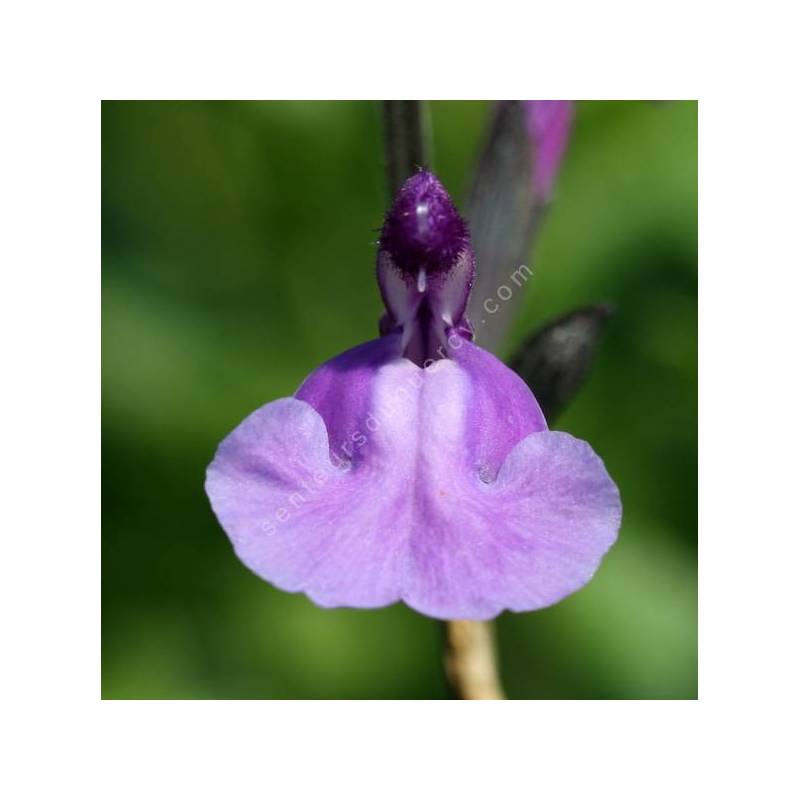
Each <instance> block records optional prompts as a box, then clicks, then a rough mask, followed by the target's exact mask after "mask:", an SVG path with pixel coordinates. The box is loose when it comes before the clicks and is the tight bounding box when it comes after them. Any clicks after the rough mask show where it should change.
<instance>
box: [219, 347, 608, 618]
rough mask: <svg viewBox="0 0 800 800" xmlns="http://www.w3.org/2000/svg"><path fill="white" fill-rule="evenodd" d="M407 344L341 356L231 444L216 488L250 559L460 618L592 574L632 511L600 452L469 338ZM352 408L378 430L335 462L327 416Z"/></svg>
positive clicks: (530, 605) (330, 595)
mask: <svg viewBox="0 0 800 800" xmlns="http://www.w3.org/2000/svg"><path fill="white" fill-rule="evenodd" d="M387 340H388V341H387ZM395 344H396V340H395ZM394 346H395V345H394V344H393V343H392V341H391V339H390V337H385V339H383V340H379V341H378V342H371V343H368V344H367V345H363V346H362V347H360V348H356V349H354V350H352V351H349V352H348V353H346V354H344V355H343V356H340V357H339V358H338V359H334V360H333V361H332V362H329V364H327V365H325V366H323V367H322V368H320V370H318V371H317V372H316V373H314V374H313V375H312V376H310V378H309V379H308V380H307V381H306V383H304V385H303V387H301V390H300V391H299V392H298V397H297V398H287V399H283V400H278V401H275V402H274V403H269V404H268V405H266V406H264V407H263V408H261V409H259V410H258V411H256V412H255V413H254V414H251V415H250V417H248V418H247V419H246V420H245V421H244V422H243V423H242V424H241V425H240V426H239V427H238V428H237V429H236V430H234V431H233V433H231V434H230V436H228V437H227V438H226V439H225V440H224V441H223V443H222V444H221V445H220V448H219V450H218V452H217V456H216V457H215V459H214V461H213V462H212V464H211V466H210V467H209V471H208V479H207V484H206V487H207V491H208V494H209V497H210V498H211V501H212V505H213V507H214V510H215V512H216V514H217V516H218V518H219V520H220V522H221V523H222V525H223V527H224V528H225V530H226V531H227V533H228V535H229V536H230V538H231V540H232V541H233V543H234V546H235V548H236V552H237V554H238V555H239V557H240V558H241V559H242V561H244V563H245V564H247V565H248V566H249V567H250V568H251V569H252V570H254V571H255V572H256V573H257V574H259V575H261V576H262V577H263V578H265V579H267V580H269V581H271V582H272V583H274V584H275V585H277V586H278V587H280V588H283V589H286V590H289V591H303V592H306V593H307V594H308V595H309V596H310V597H311V598H312V599H313V600H314V601H315V602H317V603H318V604H320V605H322V606H326V607H327V606H354V607H375V606H380V605H385V604H388V603H391V602H395V601H397V600H404V601H405V602H406V603H407V604H408V605H410V606H411V607H413V608H415V609H417V610H418V611H420V612H422V613H425V614H428V615H430V616H434V617H439V618H445V619H453V618H465V619H487V618H490V617H492V616H495V615H496V614H498V613H499V612H500V611H502V610H503V609H504V608H509V609H512V610H516V611H522V610H532V609H535V608H541V607H542V606H545V605H549V604H551V603H554V602H556V601H558V600H559V599H561V598H562V597H564V596H565V595H566V594H569V593H570V592H572V591H575V590H576V589H578V588H580V586H582V585H583V584H584V583H585V582H586V581H588V580H589V579H590V578H591V576H592V575H593V573H594V571H595V570H596V568H597V566H598V564H599V562H600V559H601V558H602V556H603V554H604V553H605V552H606V550H607V549H608V548H609V547H610V546H611V544H612V543H613V541H614V539H615V537H616V531H617V528H618V526H619V520H620V513H621V512H620V505H619V495H618V493H617V490H616V487H615V486H614V484H613V482H612V481H611V479H610V478H609V477H608V475H607V473H606V471H605V469H604V467H603V465H602V462H601V461H600V459H599V458H597V456H596V455H595V454H594V453H593V452H592V451H591V448H590V447H589V446H588V445H587V444H585V443H583V442H579V441H578V440H575V439H573V438H572V437H570V436H568V435H567V434H562V433H552V432H550V431H547V430H544V419H543V418H542V417H541V412H539V410H538V406H537V405H536V401H535V400H534V399H533V397H532V395H530V392H527V395H526V394H525V392H524V391H523V388H524V387H523V386H520V385H519V384H520V383H521V382H520V381H519V379H516V381H515V379H514V378H515V376H513V374H512V373H510V371H509V370H508V369H507V368H506V367H504V366H503V365H502V364H501V363H500V362H499V361H497V360H496V359H494V357H493V356H491V355H490V354H488V353H484V352H483V351H481V350H480V349H479V348H478V347H476V346H475V345H472V344H471V343H469V342H468V341H466V340H462V341H461V343H460V344H459V345H458V346H456V344H455V342H453V344H452V352H453V357H452V358H446V359H442V360H440V361H437V362H435V363H434V364H433V365H432V366H430V367H428V368H426V369H421V368H420V367H418V366H416V365H415V364H413V363H412V362H410V361H409V360H408V359H404V358H397V357H395V355H394V354H393V353H394V351H393V347H394ZM382 348H385V349H382ZM525 391H527V390H525ZM504 394H505V397H506V401H507V402H506V407H505V410H504V406H503V402H502V399H503V395H504ZM301 396H303V397H305V398H307V400H308V401H307V402H306V401H304V400H303V399H299V398H300V397H301ZM339 406H341V407H339ZM364 412H366V414H367V417H365V419H364V421H359V417H360V415H361V414H362V413H364ZM367 419H370V420H372V421H371V422H370V423H368V422H367V421H366V420H367ZM351 424H352V425H356V426H357V427H358V430H360V431H361V432H362V433H363V436H364V441H363V443H362V444H361V445H360V448H359V455H358V457H357V458H354V459H353V460H352V463H351V464H350V465H349V467H348V468H347V469H344V470H343V469H337V468H336V467H335V466H334V465H333V464H332V462H331V451H332V450H333V446H332V441H331V440H330V437H329V433H330V431H331V430H335V431H336V435H340V434H341V433H342V431H343V430H345V429H346V426H348V425H351ZM343 426H345V427H343ZM504 426H505V427H504ZM529 429H533V430H532V431H529ZM482 462H484V463H486V464H491V466H492V470H493V471H494V470H499V471H497V472H496V477H495V475H494V474H487V472H486V470H482V469H481V463H482Z"/></svg>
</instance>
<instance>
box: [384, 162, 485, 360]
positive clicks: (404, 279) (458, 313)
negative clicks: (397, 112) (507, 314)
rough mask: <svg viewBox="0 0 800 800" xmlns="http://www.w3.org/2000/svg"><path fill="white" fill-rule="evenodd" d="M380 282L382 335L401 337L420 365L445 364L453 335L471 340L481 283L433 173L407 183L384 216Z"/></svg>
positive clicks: (459, 223)
mask: <svg viewBox="0 0 800 800" xmlns="http://www.w3.org/2000/svg"><path fill="white" fill-rule="evenodd" d="M377 272H378V283H379V285H380V289H381V295H382V297H383V302H384V304H385V306H386V311H387V314H386V316H385V317H384V318H383V319H382V320H381V333H382V334H387V333H389V332H391V331H395V330H397V329H402V331H403V353H404V355H406V357H408V358H410V359H411V360H412V361H414V362H415V363H417V364H422V363H424V362H425V361H427V360H435V359H437V358H443V357H445V356H446V353H447V338H448V334H449V331H450V330H451V329H458V330H460V331H461V333H462V334H464V335H467V336H469V337H471V330H472V329H471V328H470V326H469V323H468V322H467V321H466V320H465V319H464V311H465V309H466V307H467V300H468V299H469V293H470V290H471V289H472V283H473V281H474V279H475V257H474V255H473V252H472V248H471V246H470V240H469V231H468V229H467V226H466V223H465V222H464V220H463V219H462V218H461V216H460V215H459V213H458V211H457V210H456V207H455V206H454V205H453V201H452V200H451V199H450V196H449V195H448V194H447V191H446V190H445V188H444V186H442V184H441V183H440V182H439V180H438V179H437V178H436V176H435V175H433V174H432V173H430V172H426V171H421V172H418V173H417V174H416V175H413V176H412V177H411V178H409V179H408V180H407V181H406V182H405V184H403V186H402V188H401V189H400V191H399V192H398V194H397V198H396V199H395V202H394V205H393V206H392V208H391V209H390V210H389V213H388V214H387V215H386V220H385V222H384V224H383V229H382V231H381V238H380V242H379V247H378V264H377Z"/></svg>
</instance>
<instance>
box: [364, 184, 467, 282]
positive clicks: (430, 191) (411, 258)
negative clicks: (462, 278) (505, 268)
mask: <svg viewBox="0 0 800 800" xmlns="http://www.w3.org/2000/svg"><path fill="white" fill-rule="evenodd" d="M469 247H470V242H469V230H468V229H467V225H466V223H465V222H464V220H463V219H462V218H461V216H460V215H459V213H458V211H457V210H456V208H455V206H454V205H453V202H452V200H451V199H450V196H449V195H448V194H447V191H446V190H445V188H444V187H443V186H442V184H441V183H440V182H439V180H438V179H437V178H436V176H435V175H433V174H432V173H431V172H427V171H424V170H422V171H420V172H418V173H417V174H416V175H413V176H412V177H410V178H409V179H408V180H407V181H406V183H405V184H404V185H403V187H402V188H401V189H400V192H399V193H398V196H397V199H396V200H395V202H394V205H393V206H392V207H391V209H389V212H388V213H387V215H386V219H385V221H384V224H383V228H382V230H381V237H380V242H379V249H380V251H382V252H387V253H389V255H390V256H391V258H392V261H393V263H394V265H395V266H396V267H397V268H398V269H399V270H400V271H401V272H403V273H404V274H405V275H408V276H410V277H414V278H416V276H417V274H418V273H419V271H420V270H425V271H426V272H427V273H428V274H430V273H438V272H447V271H448V270H449V269H451V268H452V266H453V265H454V263H455V262H456V260H457V259H458V258H459V256H460V255H461V254H462V253H463V252H464V251H465V250H468V249H469Z"/></svg>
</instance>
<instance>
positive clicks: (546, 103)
mask: <svg viewBox="0 0 800 800" xmlns="http://www.w3.org/2000/svg"><path fill="white" fill-rule="evenodd" d="M525 118H526V122H527V128H528V136H529V138H530V140H531V141H532V142H533V147H534V156H533V186H534V191H535V193H536V196H537V198H538V199H540V200H542V201H546V200H548V199H549V198H550V194H551V192H552V191H553V183H554V182H555V179H556V174H557V173H558V167H559V165H560V164H561V157H562V156H563V155H564V150H565V149H566V146H567V140H568V139H569V129H570V125H571V123H572V101H570V100H526V101H525Z"/></svg>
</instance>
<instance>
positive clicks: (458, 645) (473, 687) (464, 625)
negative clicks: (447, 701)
mask: <svg viewBox="0 0 800 800" xmlns="http://www.w3.org/2000/svg"><path fill="white" fill-rule="evenodd" d="M444 626H445V628H444V629H445V657H444V663H445V672H446V674H447V680H448V682H449V684H450V689H451V691H452V693H453V695H454V697H455V698H456V699H458V700H505V695H504V694H503V687H502V686H501V685H500V677H499V675H498V672H497V655H496V649H495V642H494V627H493V624H492V623H491V622H474V621H472V620H465V619H458V620H450V621H448V622H445V624H444Z"/></svg>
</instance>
